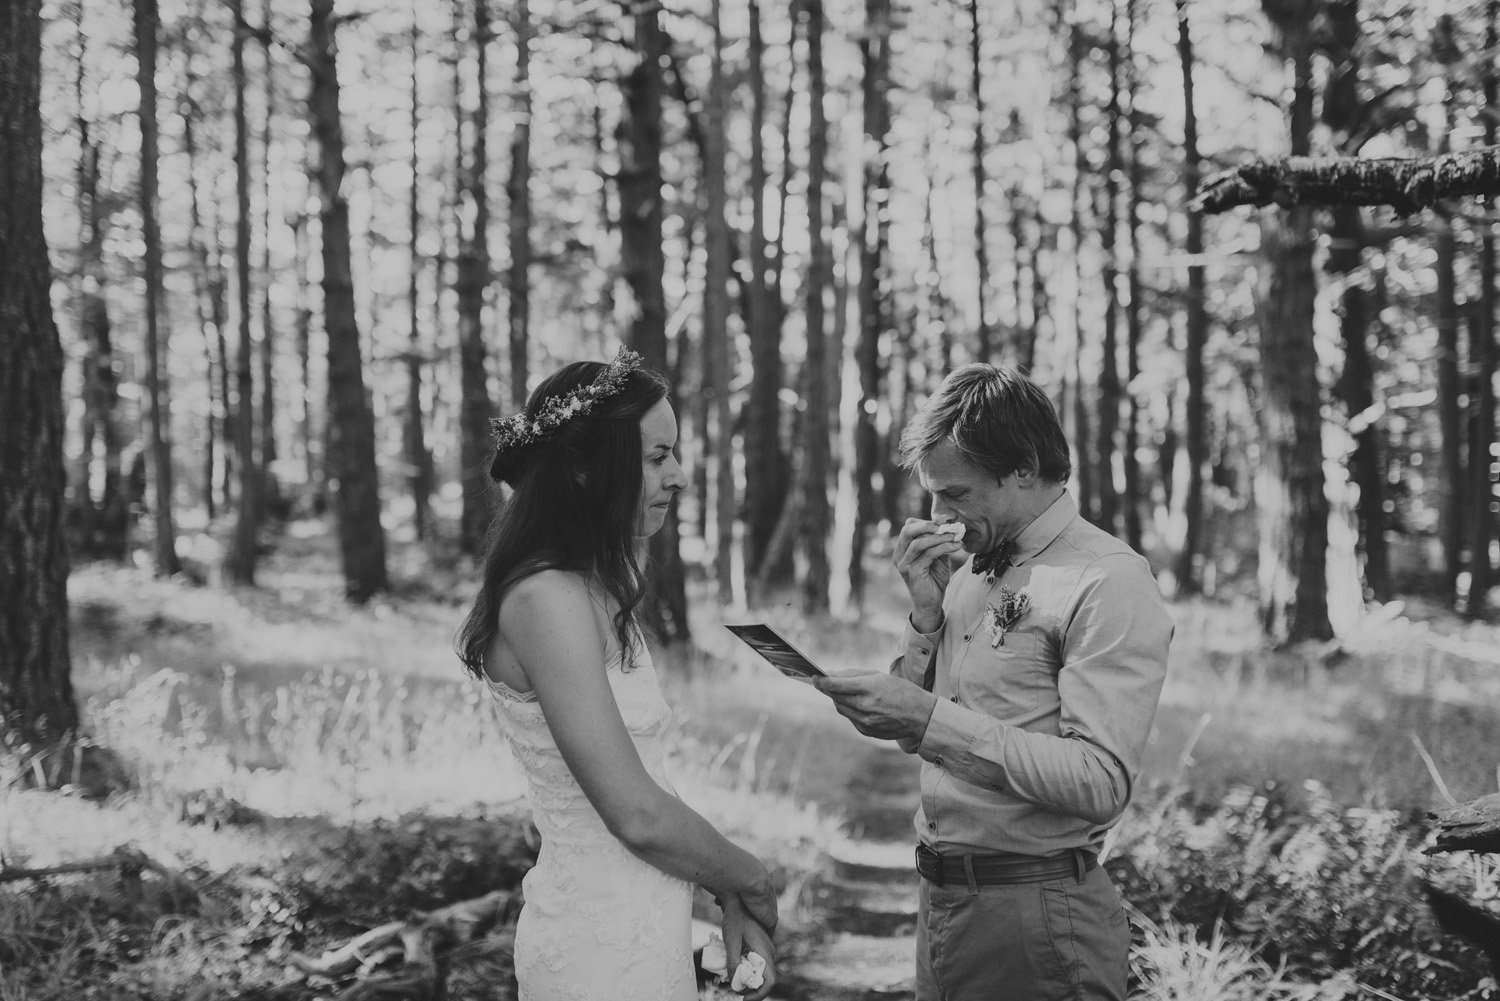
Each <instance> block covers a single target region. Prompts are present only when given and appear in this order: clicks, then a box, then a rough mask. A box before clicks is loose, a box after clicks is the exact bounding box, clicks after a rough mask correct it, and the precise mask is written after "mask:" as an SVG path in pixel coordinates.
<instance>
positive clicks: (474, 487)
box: [455, 0, 493, 554]
mask: <svg viewBox="0 0 1500 1001" xmlns="http://www.w3.org/2000/svg"><path fill="white" fill-rule="evenodd" d="M473 3H474V49H475V61H476V63H477V64H478V69H477V70H476V73H477V79H478V81H479V83H478V86H479V93H478V95H477V96H476V98H475V101H474V116H473V122H472V126H471V128H472V129H473V132H472V136H471V139H470V142H469V162H468V167H467V169H466V170H465V171H464V187H463V192H462V195H461V198H462V200H463V203H464V211H462V212H460V213H459V216H460V220H461V221H460V226H461V227H462V229H461V233H460V236H459V246H458V274H457V277H456V279H455V281H456V284H457V286H458V288H457V292H458V359H459V387H460V388H459V419H458V424H459V450H458V452H459V463H460V465H461V466H462V476H461V479H462V482H463V511H462V513H461V515H460V516H459V527H460V532H459V536H460V539H461V541H462V544H463V548H464V551H465V552H468V553H474V554H478V552H479V550H480V547H481V546H482V545H483V543H484V534H485V531H486V529H487V528H488V527H489V521H490V513H491V510H492V508H491V493H490V478H489V474H488V469H487V467H488V459H489V455H490V426H489V421H490V417H491V416H492V415H493V408H492V406H491V403H490V382H489V371H488V365H487V362H488V358H489V349H488V347H487V345H486V344H485V338H484V293H485V290H486V289H487V288H488V287H489V284H490V245H489V229H490V203H489V194H488V192H487V191H486V188H485V179H486V177H487V176H488V174H489V153H488V145H487V142H486V135H487V133H488V132H489V128H490V122H489V118H490V115H489V107H490V103H489V88H488V86H487V84H486V81H487V80H488V69H489V60H488V52H489V47H490V39H491V33H490V13H489V5H490V0H473Z"/></svg>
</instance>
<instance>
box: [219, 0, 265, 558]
mask: <svg viewBox="0 0 1500 1001" xmlns="http://www.w3.org/2000/svg"><path fill="white" fill-rule="evenodd" d="M229 10H230V16H231V19H232V21H233V29H234V36H233V40H232V41H231V44H230V62H231V66H232V71H231V79H232V80H233V85H234V204H235V219H234V288H235V319H236V320H237V321H238V328H239V335H240V342H239V351H238V352H237V353H236V355H235V366H234V381H235V400H236V404H237V406H236V414H235V422H234V451H235V456H236V458H238V459H239V471H240V499H239V500H240V502H239V510H238V511H237V512H236V519H235V525H234V539H233V541H232V542H231V544H230V548H229V554H228V558H227V559H226V560H225V563H224V570H225V572H226V573H227V574H228V576H229V578H230V579H231V580H233V581H235V582H236V583H239V584H251V585H253V584H254V583H255V564H256V559H257V556H258V555H259V554H258V551H257V550H258V541H257V535H258V534H259V530H260V463H259V461H258V460H257V458H256V455H255V430H256V426H255V381H254V377H253V374H252V368H251V360H252V358H253V356H254V351H255V345H254V342H253V341H252V340H251V337H250V127H249V118H248V115H247V113H246V110H245V87H246V85H245V34H246V31H247V28H246V25H245V12H244V3H243V0H229Z"/></svg>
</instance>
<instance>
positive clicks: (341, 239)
mask: <svg viewBox="0 0 1500 1001" xmlns="http://www.w3.org/2000/svg"><path fill="white" fill-rule="evenodd" d="M308 48H309V56H310V58H309V69H310V71H311V75H312V94H311V96H310V97H309V100H308V105H309V110H310V111H311V113H312V132H313V135H314V136H315V137H316V138H317V141H318V149H319V152H320V156H319V163H318V177H317V180H318V188H319V205H320V207H319V212H318V218H319V222H320V223H321V227H322V237H323V238H322V244H323V312H324V326H325V327H326V328H327V331H328V456H327V460H328V475H329V478H330V479H331V480H332V482H333V484H334V496H333V503H334V511H335V512H336V514H337V517H338V532H339V551H340V554H341V556H342V558H343V567H344V591H345V593H346V594H347V595H348V596H349V598H350V600H352V601H355V602H364V601H367V600H368V599H369V598H371V597H372V596H374V595H375V594H377V593H379V592H381V591H384V590H385V589H386V587H387V580H386V566H385V529H384V528H382V527H381V524H380V475H379V470H378V468H377V467H376V465H375V415H374V413H373V412H372V411H371V410H370V401H369V399H368V398H367V396H366V395H365V377H364V366H363V363H362V361H361V359H360V343H359V324H358V323H357V322H356V320H355V317H354V276H353V268H352V267H351V262H350V247H349V204H348V202H347V201H346V200H345V199H344V194H343V180H344V133H343V125H342V123H341V121H340V119H339V80H338V49H337V45H336V43H335V22H334V14H333V0H312V22H311V31H310V34H309V39H308Z"/></svg>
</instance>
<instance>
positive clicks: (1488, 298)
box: [1464, 0, 1500, 619]
mask: <svg viewBox="0 0 1500 1001" xmlns="http://www.w3.org/2000/svg"><path fill="white" fill-rule="evenodd" d="M1485 9H1486V11H1487V16H1486V23H1485V32H1484V51H1485V52H1489V53H1493V52H1494V51H1495V49H1496V47H1497V46H1500V0H1489V3H1488V4H1486V5H1485ZM1497 78H1500V73H1497V71H1496V69H1495V64H1494V60H1493V59H1489V60H1487V61H1486V65H1485V68H1484V108H1485V114H1484V116H1483V117H1484V143H1485V145H1486V146H1493V145H1495V136H1496V132H1497V128H1496V124H1495V116H1496V115H1497V114H1500V99H1497V89H1500V87H1497V84H1500V79H1497ZM1490 205H1491V207H1493V206H1494V205H1495V201H1494V199H1491V200H1490ZM1474 308H1475V315H1474V322H1473V325H1472V326H1471V327H1470V337H1471V338H1472V339H1471V341H1470V345H1471V347H1470V350H1469V363H1470V365H1472V366H1473V368H1474V375H1475V378H1476V380H1477V383H1478V385H1477V388H1476V391H1475V392H1474V394H1473V401H1474V422H1473V425H1472V426H1473V428H1474V436H1473V438H1472V439H1471V441H1470V448H1469V489H1470V496H1471V498H1472V499H1471V501H1470V521H1469V595H1468V599H1467V600H1466V601H1465V602H1464V615H1465V616H1466V617H1467V618H1470V619H1475V618H1479V617H1480V616H1482V615H1483V614H1484V607H1485V602H1486V599H1487V598H1488V596H1489V590H1490V587H1491V585H1492V584H1493V583H1494V572H1493V569H1492V568H1491V565H1490V542H1491V540H1493V539H1494V537H1495V486H1494V475H1493V472H1492V469H1493V467H1494V442H1495V368H1496V359H1495V355H1496V349H1495V227H1494V226H1493V225H1492V224H1485V225H1484V228H1483V231H1482V234H1481V236H1480V240H1479V301H1478V302H1477V303H1475V304H1474Z"/></svg>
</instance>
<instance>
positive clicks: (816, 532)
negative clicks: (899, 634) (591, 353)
mask: <svg viewBox="0 0 1500 1001" xmlns="http://www.w3.org/2000/svg"><path fill="white" fill-rule="evenodd" d="M802 6H803V10H804V11H805V16H806V19H807V24H806V32H807V90H808V124H807V243H808V248H807V257H808V269H807V290H806V293H805V295H806V298H805V303H806V306H805V312H806V317H807V361H806V363H805V364H806V367H807V374H806V380H805V381H806V384H807V407H806V410H805V411H804V421H805V423H804V426H803V448H804V449H805V450H806V452H805V455H806V462H807V466H806V470H807V472H806V475H805V476H804V477H803V483H802V490H803V492H804V494H805V499H804V500H803V502H802V506H803V511H804V512H805V514H804V517H803V528H802V540H803V552H804V553H805V555H806V558H807V569H806V571H805V576H804V577H803V578H802V597H803V607H804V608H805V609H806V610H807V612H808V613H810V614H811V613H816V612H824V611H827V610H828V589H829V585H830V583H831V577H832V574H831V570H830V567H829V562H828V540H829V537H830V536H831V534H832V530H833V509H832V506H831V505H830V504H829V499H828V485H829V481H830V477H831V474H832V455H831V452H832V449H831V442H832V434H831V429H830V428H829V421H828V415H829V411H830V410H831V409H833V407H834V406H835V404H834V402H833V400H834V399H835V398H834V397H833V395H832V394H831V393H830V392H829V390H830V388H831V380H830V378H829V369H830V368H837V366H836V365H833V366H831V365H830V364H829V355H830V350H829V348H830V343H829V337H828V331H827V325H828V324H827V318H826V317H825V315H824V311H823V296H824V295H825V294H826V291H827V289H828V285H829V283H830V280H831V278H832V271H833V268H832V262H831V260H830V258H829V248H828V243H827V240H826V238H825V235H824V234H825V232H826V230H825V228H824V222H823V185H824V181H825V177H826V170H827V165H828V119H827V117H826V116H825V112H824V107H823V102H824V99H825V97H826V94H827V83H826V81H825V79H824V76H823V0H803V4H802Z"/></svg>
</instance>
